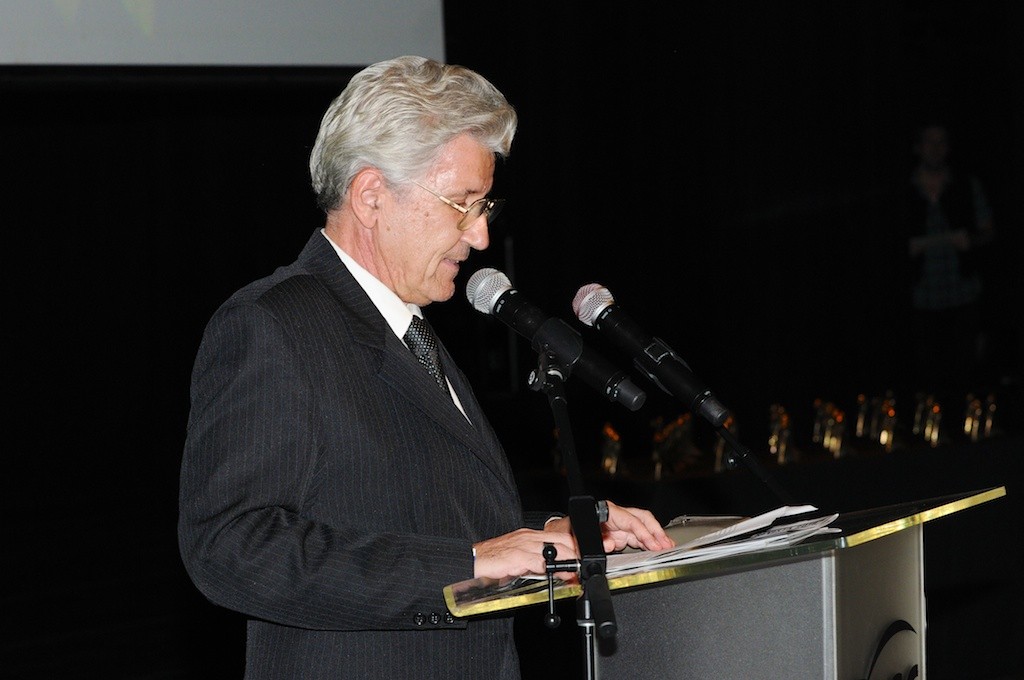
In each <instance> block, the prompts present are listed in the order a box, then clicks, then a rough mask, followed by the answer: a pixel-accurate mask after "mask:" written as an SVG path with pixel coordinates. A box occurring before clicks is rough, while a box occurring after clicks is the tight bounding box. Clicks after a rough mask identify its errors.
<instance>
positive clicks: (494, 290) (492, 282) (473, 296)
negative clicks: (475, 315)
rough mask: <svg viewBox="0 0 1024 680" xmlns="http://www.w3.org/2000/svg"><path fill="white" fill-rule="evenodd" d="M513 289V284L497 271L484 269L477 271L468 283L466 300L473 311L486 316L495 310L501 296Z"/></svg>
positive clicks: (488, 268)
mask: <svg viewBox="0 0 1024 680" xmlns="http://www.w3.org/2000/svg"><path fill="white" fill-rule="evenodd" d="M511 288H512V282H511V281H509V280H508V277H507V276H505V275H504V274H503V273H501V272H500V271H498V270H497V269H491V268H490V267H484V268H483V269H479V270H477V271H476V272H475V273H474V274H473V275H472V276H470V277H469V281H468V282H467V283H466V299H468V300H469V304H471V305H473V309H475V310H476V311H478V312H483V313H484V314H490V313H491V312H492V311H493V310H494V304H495V303H496V302H497V301H498V298H499V297H501V294H502V293H504V292H505V291H506V290H509V289H511Z"/></svg>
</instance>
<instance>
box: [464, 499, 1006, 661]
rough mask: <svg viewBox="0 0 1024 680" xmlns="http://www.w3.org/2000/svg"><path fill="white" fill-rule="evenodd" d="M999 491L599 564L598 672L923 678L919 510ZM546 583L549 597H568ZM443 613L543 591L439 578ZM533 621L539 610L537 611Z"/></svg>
mask: <svg viewBox="0 0 1024 680" xmlns="http://www.w3.org/2000/svg"><path fill="white" fill-rule="evenodd" d="M1005 495H1006V489H1005V487H995V488H990V489H985V490H981V491H972V492H967V493H962V494H955V495H951V496H943V497H939V498H931V499H927V500H922V501H915V502H911V503H904V504H899V505H892V506H886V507H881V508H874V509H870V510H863V511H858V512H851V513H844V514H840V515H839V517H838V518H837V519H836V520H835V521H834V522H833V523H832V524H831V527H833V528H835V529H838V530H839V531H838V532H836V533H831V534H824V535H816V536H812V537H811V538H808V539H805V540H804V541H802V542H800V543H798V544H796V545H791V546H787V547H784V548H774V549H760V550H752V551H750V552H743V553H739V554H733V555H729V556H726V557H720V558H715V559H710V560H705V561H698V562H693V563H689V562H687V561H686V560H685V559H683V560H681V561H680V562H678V563H676V564H673V565H672V566H668V567H658V568H656V569H652V570H650V571H643V572H640V573H631V574H628V575H623V576H620V577H616V576H615V575H614V574H610V576H609V581H608V584H609V588H610V590H611V592H612V604H613V606H614V608H615V615H616V617H617V620H618V628H619V632H618V635H617V637H616V638H615V640H614V641H613V644H612V645H611V646H610V647H607V646H606V647H605V648H602V649H601V650H600V653H599V655H598V658H597V662H598V675H599V677H600V678H602V680H604V679H608V680H617V679H618V678H623V679H628V680H643V679H648V678H649V679H651V680H655V679H657V680H667V679H673V678H679V679H680V680H682V679H685V680H703V679H705V678H707V679H711V678H714V679H715V680H720V679H721V678H748V679H752V680H757V679H761V678H764V679H773V680H774V679H778V678H801V679H804V678H825V679H833V678H834V679H836V680H873V679H876V678H877V679H882V678H884V679H886V680H890V679H891V678H894V677H897V674H899V677H902V678H904V679H907V680H909V679H911V678H924V677H925V636H926V633H927V627H926V625H927V624H926V620H925V592H924V559H923V558H924V549H925V548H924V541H923V525H924V524H925V523H926V522H929V521H932V520H935V519H938V518H941V517H946V516H948V515H953V514H955V513H957V512H961V511H963V510H966V509H968V508H971V507H973V506H976V505H979V504H982V503H986V502H989V501H992V500H995V499H997V498H1000V497H1002V496H1005ZM580 594H581V592H580V588H579V586H577V585H572V584H559V585H557V586H556V587H555V589H554V597H555V599H561V598H568V597H578V596H579V595H580ZM445 597H446V599H447V603H448V607H449V609H450V610H451V612H452V613H453V614H454V615H456V616H476V615H480V614H488V613H493V612H496V611H502V610H506V609H511V608H517V607H523V606H527V605H534V604H539V603H544V602H547V601H548V597H549V593H548V589H547V583H546V582H544V581H532V582H523V581H522V580H521V579H520V580H517V581H513V582H496V581H493V580H487V579H475V580H472V581H465V582H461V583H456V584H452V585H449V586H447V587H446V588H445ZM538 620H539V617H538Z"/></svg>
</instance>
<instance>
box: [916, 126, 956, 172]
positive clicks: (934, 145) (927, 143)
mask: <svg viewBox="0 0 1024 680" xmlns="http://www.w3.org/2000/svg"><path fill="white" fill-rule="evenodd" d="M918 153H919V154H920V156H921V162H922V163H923V164H924V165H925V166H926V167H929V168H938V167H941V166H942V165H943V164H944V163H945V161H946V154H947V153H949V139H948V137H947V135H946V130H945V128H943V127H940V126H938V125H933V126H931V127H927V128H925V129H924V130H923V131H922V132H921V143H920V145H919V147H918Z"/></svg>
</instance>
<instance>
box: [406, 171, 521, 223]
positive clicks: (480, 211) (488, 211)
mask: <svg viewBox="0 0 1024 680" xmlns="http://www.w3.org/2000/svg"><path fill="white" fill-rule="evenodd" d="M413 184H415V185H416V186H418V187H419V188H420V189H423V190H424V191H427V192H430V193H431V194H433V195H434V196H436V197H437V198H439V199H440V200H441V201H442V202H443V203H444V204H445V205H447V206H450V207H452V208H455V209H456V210H458V211H459V212H460V213H462V219H460V220H459V223H458V224H456V225H455V226H456V227H458V229H459V231H466V230H467V229H469V228H470V226H472V224H473V223H474V222H476V221H477V220H478V219H480V216H481V215H485V216H486V217H487V224H488V226H490V224H491V222H493V221H494V218H496V217H497V216H498V213H499V212H501V208H502V206H503V205H505V201H504V199H501V198H481V199H480V200H477V201H473V202H472V203H470V204H469V207H468V208H464V207H462V206H461V205H459V204H458V203H456V202H455V201H453V200H451V199H450V198H445V197H444V196H442V195H441V194H439V193H437V192H436V191H434V190H433V189H428V188H427V187H425V186H423V185H422V184H420V183H419V182H413Z"/></svg>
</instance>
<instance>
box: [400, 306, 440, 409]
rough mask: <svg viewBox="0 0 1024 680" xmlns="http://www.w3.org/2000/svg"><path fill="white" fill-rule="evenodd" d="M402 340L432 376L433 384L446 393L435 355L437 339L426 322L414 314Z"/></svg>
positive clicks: (438, 359)
mask: <svg viewBox="0 0 1024 680" xmlns="http://www.w3.org/2000/svg"><path fill="white" fill-rule="evenodd" d="M404 338H405V344H407V345H408V346H409V349H411V350H412V353H413V354H414V355H415V356H416V359H417V360H418V361H419V362H420V364H422V365H423V367H424V368H425V369H427V372H428V373H430V375H431V376H433V378H434V382H436V383H437V384H438V386H439V387H441V389H443V390H444V391H445V392H447V391H448V383H447V381H446V380H445V377H444V370H443V369H442V368H441V359H440V357H439V356H438V353H437V338H435V337H434V332H433V331H432V330H430V326H429V325H428V324H427V322H426V321H424V320H423V319H421V318H420V317H418V316H416V315H415V314H414V315H413V317H412V323H410V324H409V330H407V331H406V332H405V336H404Z"/></svg>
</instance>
